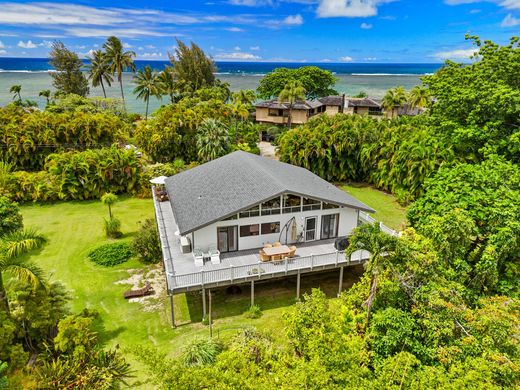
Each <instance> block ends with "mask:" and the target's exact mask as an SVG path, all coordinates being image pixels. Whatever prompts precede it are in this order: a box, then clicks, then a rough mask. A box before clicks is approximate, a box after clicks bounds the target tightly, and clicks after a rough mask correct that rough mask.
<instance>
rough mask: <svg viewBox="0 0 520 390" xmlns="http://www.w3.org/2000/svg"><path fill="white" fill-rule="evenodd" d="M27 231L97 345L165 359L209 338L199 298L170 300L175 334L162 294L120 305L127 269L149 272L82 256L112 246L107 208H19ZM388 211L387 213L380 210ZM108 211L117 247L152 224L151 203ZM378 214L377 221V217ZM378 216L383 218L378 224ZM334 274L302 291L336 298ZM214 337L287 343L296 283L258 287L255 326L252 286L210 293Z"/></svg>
mask: <svg viewBox="0 0 520 390" xmlns="http://www.w3.org/2000/svg"><path fill="white" fill-rule="evenodd" d="M346 189H348V191H349V192H350V191H351V190H352V192H351V193H352V194H353V195H354V196H356V197H358V198H359V199H360V200H361V201H363V202H365V203H366V204H368V205H369V206H371V207H373V208H375V209H377V210H378V214H376V215H375V217H376V218H378V219H381V220H382V221H383V222H384V223H385V224H388V226H391V227H398V225H399V224H400V223H401V222H402V221H404V209H403V208H401V207H400V206H398V205H397V203H396V202H395V200H394V199H393V197H391V196H389V195H386V194H384V193H381V192H379V191H376V190H373V189H370V188H363V187H352V186H349V187H347V188H346ZM21 210H22V214H23V216H24V224H25V226H26V227H31V228H37V229H39V230H40V231H41V232H42V233H44V234H45V236H46V237H47V239H48V243H47V244H46V245H45V246H44V247H43V249H41V250H40V251H39V252H37V253H35V254H33V256H32V260H34V261H35V262H37V263H38V264H39V265H40V266H41V267H42V268H43V269H44V270H45V271H46V272H47V274H48V275H49V279H50V280H53V281H60V282H61V283H63V284H64V285H65V286H66V288H67V289H68V290H69V291H70V294H71V302H70V306H71V311H73V312H79V311H81V310H82V309H83V308H91V309H96V310H97V311H98V312H99V313H100V315H101V318H102V320H103V326H104V330H103V331H102V332H101V334H100V338H101V340H102V341H103V342H104V343H105V344H106V346H108V347H113V346H115V345H119V346H120V347H122V348H131V347H135V346H139V345H145V346H155V347H156V348H158V349H159V350H160V351H161V352H164V353H166V354H168V355H169V356H179V355H180V354H181V353H182V350H183V347H184V346H185V345H186V344H187V343H188V342H189V341H190V340H191V339H193V338H195V337H198V336H208V334H209V327H208V326H207V325H203V324H202V323H201V319H202V299H201V294H200V292H190V293H186V294H179V295H176V296H175V298H174V302H175V316H176V322H177V327H176V328H175V329H172V327H171V314H170V304H169V299H168V298H167V296H166V293H165V291H158V292H157V296H156V299H157V302H158V305H157V306H158V308H157V309H156V310H155V311H151V312H149V311H145V310H144V307H143V306H142V305H141V304H140V303H130V302H127V301H126V300H125V299H123V292H124V291H126V290H128V289H129V288H130V286H129V285H125V284H115V282H117V281H120V280H124V279H127V278H128V277H129V276H130V274H129V270H131V269H144V268H147V267H150V266H145V265H143V264H141V263H140V262H139V261H137V260H136V259H132V260H130V261H128V262H126V263H123V264H120V265H118V266H115V267H103V266H99V265H97V264H94V263H93V262H91V261H90V260H89V259H88V258H87V255H88V253H89V252H90V251H91V250H92V249H93V248H95V247H97V246H99V245H102V244H105V243H108V242H114V241H113V240H108V239H106V238H105V235H104V231H103V219H104V218H106V217H107V216H108V211H107V208H106V207H105V206H103V205H102V204H101V202H99V201H81V202H79V201H78V202H59V203H56V204H44V205H24V206H22V207H21ZM384 210H386V211H384ZM113 212H114V214H115V216H116V217H117V218H119V219H120V220H121V224H122V226H121V230H122V231H123V233H124V236H123V237H122V238H121V239H120V240H117V241H127V242H130V241H131V240H132V237H133V236H134V235H135V234H136V232H137V230H138V228H139V225H138V222H139V221H143V220H144V219H146V218H153V216H154V213H153V203H152V201H151V200H149V199H135V198H130V197H122V198H121V201H120V202H118V203H117V204H116V205H115V206H114V208H113ZM379 214H380V215H379ZM383 216H384V218H383ZM362 272H363V268H362V267H357V268H349V270H348V272H345V276H344V282H343V286H342V288H343V289H346V288H349V287H350V286H351V285H352V284H353V283H355V281H357V280H358V278H359V277H360V275H361V274H362ZM338 276H339V275H338V272H336V271H334V272H329V273H323V274H313V275H305V276H302V280H301V291H302V294H303V293H309V292H310V291H311V289H312V288H318V287H319V288H321V289H322V290H323V291H324V292H325V293H326V294H327V295H328V296H330V297H335V296H336V294H337V292H338V287H339V286H338ZM212 293H213V295H212V297H213V307H212V315H213V320H214V326H213V329H214V334H215V335H216V336H217V337H220V338H223V339H228V338H229V337H232V336H233V334H234V333H235V332H236V331H237V330H238V329H242V328H246V327H252V326H254V327H257V328H258V329H269V330H270V331H271V333H272V335H273V336H274V338H275V340H276V341H277V342H279V343H281V344H282V345H283V344H286V342H287V340H286V338H285V332H284V330H283V327H284V324H283V320H282V316H283V313H284V312H286V311H287V310H288V309H289V307H290V306H291V305H293V304H294V303H295V300H296V299H295V298H296V297H295V294H296V279H295V277H294V278H288V279H283V280H275V281H271V282H261V283H259V282H257V283H256V285H255V304H257V305H259V306H260V307H261V309H262V311H263V315H262V317H260V318H258V319H247V318H245V317H244V316H243V313H244V312H245V311H246V310H247V309H248V308H249V306H250V286H249V285H242V286H240V292H238V293H237V292H235V293H234V294H232V293H230V292H228V291H226V289H225V288H220V289H215V290H213V291H212ZM127 356H129V359H130V362H131V364H132V367H133V369H134V374H135V378H134V379H133V380H132V381H131V383H130V385H131V387H132V388H143V389H144V388H150V387H149V384H146V381H145V380H146V376H145V373H144V371H143V369H142V366H141V364H140V363H139V362H136V361H135V360H134V359H132V357H131V355H129V354H127Z"/></svg>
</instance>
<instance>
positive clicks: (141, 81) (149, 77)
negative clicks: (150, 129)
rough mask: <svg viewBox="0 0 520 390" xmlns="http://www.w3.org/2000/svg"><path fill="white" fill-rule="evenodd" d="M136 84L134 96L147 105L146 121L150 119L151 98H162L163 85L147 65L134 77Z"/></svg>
mask: <svg viewBox="0 0 520 390" xmlns="http://www.w3.org/2000/svg"><path fill="white" fill-rule="evenodd" d="M134 84H135V88H134V94H135V95H136V97H137V98H138V99H142V100H144V101H145V103H146V110H145V119H148V106H149V104H150V97H152V96H155V97H157V98H160V97H161V89H160V88H161V85H160V82H159V79H158V77H157V75H156V74H155V73H154V72H153V70H152V68H151V67H150V66H148V65H147V66H145V67H144V68H143V70H140V71H139V72H137V74H136V75H135V76H134Z"/></svg>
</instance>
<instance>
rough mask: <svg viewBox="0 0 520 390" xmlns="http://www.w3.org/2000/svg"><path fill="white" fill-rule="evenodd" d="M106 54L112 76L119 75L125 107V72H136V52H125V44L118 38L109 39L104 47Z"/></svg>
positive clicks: (118, 79)
mask: <svg viewBox="0 0 520 390" xmlns="http://www.w3.org/2000/svg"><path fill="white" fill-rule="evenodd" d="M103 48H104V49H105V52H106V54H105V55H106V59H107V62H108V70H109V72H110V73H111V74H115V75H117V81H118V82H119V87H120V88H121V98H122V99H123V105H124V104H125V93H124V92H123V72H124V71H125V70H128V69H130V70H131V71H132V72H135V63H134V57H135V52H133V51H124V48H123V43H122V42H121V40H120V39H119V38H117V37H114V36H111V37H108V39H107V41H106V42H105V44H104V45H103Z"/></svg>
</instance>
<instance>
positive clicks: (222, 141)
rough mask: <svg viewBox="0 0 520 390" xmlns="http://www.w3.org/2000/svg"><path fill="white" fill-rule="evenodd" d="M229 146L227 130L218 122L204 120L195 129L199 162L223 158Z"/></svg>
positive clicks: (210, 119)
mask: <svg viewBox="0 0 520 390" xmlns="http://www.w3.org/2000/svg"><path fill="white" fill-rule="evenodd" d="M230 146H231V144H230V141H229V135H228V129H227V127H226V126H225V125H224V123H222V122H220V121H219V120H215V119H212V118H209V119H206V120H205V121H204V122H202V124H201V125H200V126H199V128H198V129H197V149H198V156H199V160H200V161H201V162H208V161H211V160H214V159H216V158H219V157H221V156H224V155H225V154H226V153H227V152H228V151H229V149H230Z"/></svg>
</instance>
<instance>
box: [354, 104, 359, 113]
mask: <svg viewBox="0 0 520 390" xmlns="http://www.w3.org/2000/svg"><path fill="white" fill-rule="evenodd" d="M357 111H358V107H357V106H354V114H357Z"/></svg>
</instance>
